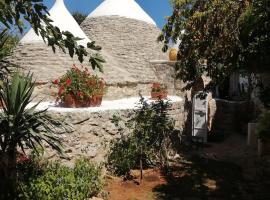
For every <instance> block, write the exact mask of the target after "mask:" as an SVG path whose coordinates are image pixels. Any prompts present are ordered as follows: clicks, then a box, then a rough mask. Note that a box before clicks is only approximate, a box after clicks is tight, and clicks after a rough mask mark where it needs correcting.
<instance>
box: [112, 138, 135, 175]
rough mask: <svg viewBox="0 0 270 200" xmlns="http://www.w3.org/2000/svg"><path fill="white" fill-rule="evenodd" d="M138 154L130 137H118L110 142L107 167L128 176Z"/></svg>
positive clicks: (118, 173)
mask: <svg viewBox="0 0 270 200" xmlns="http://www.w3.org/2000/svg"><path fill="white" fill-rule="evenodd" d="M139 156H140V154H138V151H137V149H136V145H135V143H134V142H132V141H131V139H130V138H127V139H119V140H116V141H114V142H112V144H111V148H110V153H109V156H108V166H107V167H108V169H109V170H110V171H111V172H113V173H114V174H116V175H120V176H121V175H124V176H128V175H129V172H130V170H132V169H134V168H135V167H136V164H137V163H138V158H139Z"/></svg>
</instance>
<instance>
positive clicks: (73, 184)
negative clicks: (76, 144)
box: [19, 159, 103, 200]
mask: <svg viewBox="0 0 270 200" xmlns="http://www.w3.org/2000/svg"><path fill="white" fill-rule="evenodd" d="M32 174H35V173H32ZM102 186H103V181H102V178H101V167H100V166H95V165H94V164H91V163H90V162H89V161H88V160H87V159H79V160H77V161H76V163H75V166H74V168H69V167H67V166H63V165H60V164H59V163H50V164H48V165H47V166H46V167H45V168H44V170H43V172H41V173H39V174H36V175H35V176H32V177H29V178H28V179H26V180H23V181H20V195H19V196H20V199H31V200H69V199H70V200H84V199H87V198H90V197H92V196H95V195H97V194H98V193H99V192H100V191H101V189H102Z"/></svg>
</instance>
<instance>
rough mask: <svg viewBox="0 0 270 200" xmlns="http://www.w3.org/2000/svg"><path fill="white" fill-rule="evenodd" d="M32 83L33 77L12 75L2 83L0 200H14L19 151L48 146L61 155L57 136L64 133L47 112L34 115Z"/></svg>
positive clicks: (58, 122) (58, 123) (59, 124)
mask: <svg viewBox="0 0 270 200" xmlns="http://www.w3.org/2000/svg"><path fill="white" fill-rule="evenodd" d="M34 85H35V82H33V81H32V75H30V74H28V75H26V76H25V75H22V74H20V73H18V72H16V73H15V74H13V76H12V77H11V80H9V79H5V80H4V83H3V86H2V88H1V91H0V99H2V100H3V102H4V107H3V110H2V111H0V188H1V191H0V192H1V193H0V197H1V198H0V199H15V195H16V179H17V175H16V155H17V150H18V148H20V149H21V150H22V152H24V150H25V148H29V149H33V150H35V151H36V152H39V151H38V150H37V149H38V147H41V148H43V143H44V142H45V143H47V144H48V145H50V146H51V147H52V148H53V149H55V150H56V151H58V152H62V151H61V144H60V139H59V137H58V136H57V134H59V133H61V131H63V130H64V129H63V128H64V127H63V126H62V123H61V122H60V121H58V120H55V119H54V118H52V117H51V116H50V115H48V114H47V110H41V111H37V110H36V108H37V106H38V105H39V103H37V104H35V105H33V106H30V105H29V104H30V102H31V95H32V93H33V90H34Z"/></svg>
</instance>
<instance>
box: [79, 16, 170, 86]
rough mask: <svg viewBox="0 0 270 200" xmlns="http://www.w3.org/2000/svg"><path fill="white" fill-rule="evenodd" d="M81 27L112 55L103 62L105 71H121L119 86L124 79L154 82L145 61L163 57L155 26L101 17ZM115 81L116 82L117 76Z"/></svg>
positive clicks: (122, 18) (136, 81)
mask: <svg viewBox="0 0 270 200" xmlns="http://www.w3.org/2000/svg"><path fill="white" fill-rule="evenodd" d="M81 27H82V30H83V31H84V32H85V33H86V35H87V36H88V37H89V38H91V39H92V40H94V41H96V42H97V44H99V45H101V46H102V48H103V49H104V50H105V51H106V52H108V53H109V54H110V55H111V56H112V59H108V60H107V64H106V66H107V68H116V69H119V70H120V71H121V72H122V73H123V72H125V75H126V77H125V79H123V80H121V82H122V83H123V82H124V80H128V82H133V83H134V82H135V83H149V82H153V81H156V80H157V79H156V76H155V73H154V70H153V68H152V67H151V66H150V64H149V61H150V60H164V59H167V57H166V54H164V53H162V51H161V49H162V45H161V44H158V43H157V42H156V40H157V37H158V35H159V34H160V30H159V29H158V28H157V27H156V26H154V25H152V24H149V23H146V22H143V21H139V20H135V19H129V18H125V17H118V16H107V17H106V16H104V17H96V18H86V20H85V21H84V22H83V23H82V24H81ZM112 61H113V62H112ZM119 75H120V74H119ZM119 75H118V76H119ZM116 79H117V80H116V82H118V83H119V82H120V79H119V77H116Z"/></svg>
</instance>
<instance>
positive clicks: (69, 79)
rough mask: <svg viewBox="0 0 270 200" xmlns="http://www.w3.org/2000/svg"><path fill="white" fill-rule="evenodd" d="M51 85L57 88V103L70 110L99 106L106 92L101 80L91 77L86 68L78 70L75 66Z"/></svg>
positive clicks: (104, 84)
mask: <svg viewBox="0 0 270 200" xmlns="http://www.w3.org/2000/svg"><path fill="white" fill-rule="evenodd" d="M53 85H54V86H56V87H57V88H58V92H57V94H56V96H57V102H60V105H62V106H64V107H71V108H78V107H90V106H100V105H101V102H102V97H103V95H104V93H105V90H106V83H105V81H104V80H103V79H102V78H99V77H98V76H97V75H92V74H91V73H90V72H89V70H88V68H87V67H82V69H79V68H78V67H77V66H75V65H73V67H72V68H71V69H70V70H68V71H67V72H66V74H64V75H63V76H62V77H60V78H59V79H56V80H55V81H54V82H53Z"/></svg>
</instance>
